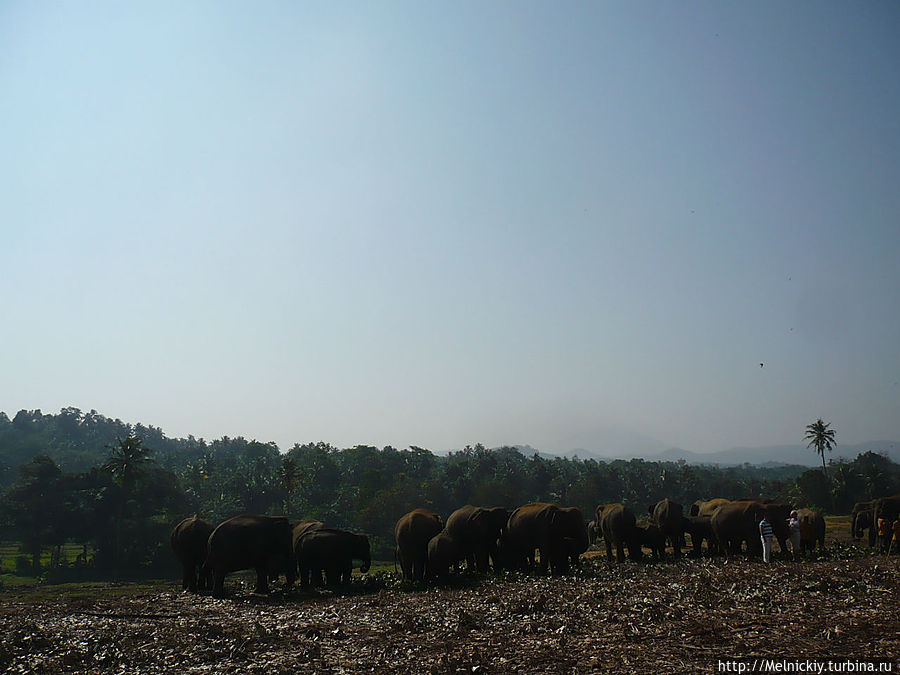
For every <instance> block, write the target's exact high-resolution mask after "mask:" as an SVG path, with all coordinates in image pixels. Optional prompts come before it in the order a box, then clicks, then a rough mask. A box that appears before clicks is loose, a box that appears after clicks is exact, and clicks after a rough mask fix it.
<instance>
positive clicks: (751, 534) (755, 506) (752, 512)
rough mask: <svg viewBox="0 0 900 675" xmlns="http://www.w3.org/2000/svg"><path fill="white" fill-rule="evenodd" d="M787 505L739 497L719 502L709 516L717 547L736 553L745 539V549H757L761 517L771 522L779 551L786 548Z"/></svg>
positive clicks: (726, 552)
mask: <svg viewBox="0 0 900 675" xmlns="http://www.w3.org/2000/svg"><path fill="white" fill-rule="evenodd" d="M790 512H791V507H790V506H789V505H785V504H771V503H764V502H763V501H755V500H743V501H735V502H730V503H728V504H722V505H721V506H719V508H717V509H716V510H715V512H714V513H713V514H712V517H711V519H710V523H711V525H712V529H713V533H714V534H715V537H716V540H717V543H718V545H719V547H720V548H721V549H722V550H723V551H724V553H725V554H726V555H728V554H729V553H739V552H740V550H741V544H742V543H743V542H747V550H748V551H758V550H759V549H760V547H761V543H760V539H759V522H760V520H762V518H763V517H764V516H765V517H766V518H768V520H769V522H770V523H771V524H772V530H773V531H774V534H775V537H776V538H777V539H778V543H779V545H780V547H781V551H782V553H784V552H786V551H787V540H788V537H789V536H790V530H789V529H788V525H787V519H788V516H790Z"/></svg>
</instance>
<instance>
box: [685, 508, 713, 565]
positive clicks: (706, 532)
mask: <svg viewBox="0 0 900 675" xmlns="http://www.w3.org/2000/svg"><path fill="white" fill-rule="evenodd" d="M681 529H682V531H683V532H685V533H687V534H689V535H691V548H692V552H691V555H693V556H695V557H698V558H699V557H700V556H701V555H702V551H703V542H704V541H706V550H707V551H708V552H709V553H710V554H714V553H718V551H719V547H718V544H717V542H716V537H715V535H714V534H713V529H712V516H690V517H689V518H685V519H684V521H683V522H682V526H681Z"/></svg>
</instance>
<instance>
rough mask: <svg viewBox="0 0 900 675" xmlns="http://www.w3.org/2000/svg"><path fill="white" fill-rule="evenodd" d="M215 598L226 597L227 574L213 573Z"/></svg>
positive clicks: (217, 571) (216, 571)
mask: <svg viewBox="0 0 900 675" xmlns="http://www.w3.org/2000/svg"><path fill="white" fill-rule="evenodd" d="M212 594H213V597H214V598H224V597H225V573H224V572H220V571H219V570H215V571H214V572H213V593H212Z"/></svg>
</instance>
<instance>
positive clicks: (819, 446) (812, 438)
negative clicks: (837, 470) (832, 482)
mask: <svg viewBox="0 0 900 675" xmlns="http://www.w3.org/2000/svg"><path fill="white" fill-rule="evenodd" d="M830 426H831V422H829V423H828V424H825V422H823V421H822V418H821V417H820V418H819V419H817V420H816V421H815V422H813V423H812V424H808V425H806V436H805V437H804V439H803V440H806V441H809V443H807V444H806V447H807V448H811V447H813V446H815V448H816V454H818V455H821V456H822V472H823V473H824V474H825V475H826V476H827V475H828V469H826V468H825V451H826V450H828V452H831V451H832V450H833V449H834V447H835V446H837V441H835V440H834V429H829V427H830Z"/></svg>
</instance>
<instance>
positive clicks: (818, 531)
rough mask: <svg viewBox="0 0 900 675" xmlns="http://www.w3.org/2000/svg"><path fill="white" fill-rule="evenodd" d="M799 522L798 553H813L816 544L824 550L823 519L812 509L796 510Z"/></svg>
mask: <svg viewBox="0 0 900 675" xmlns="http://www.w3.org/2000/svg"><path fill="white" fill-rule="evenodd" d="M797 520H799V521H800V552H801V553H806V552H808V551H815V550H816V544H817V543H818V545H819V548H825V518H823V517H822V514H821V513H818V512H816V511H813V510H812V509H797Z"/></svg>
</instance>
